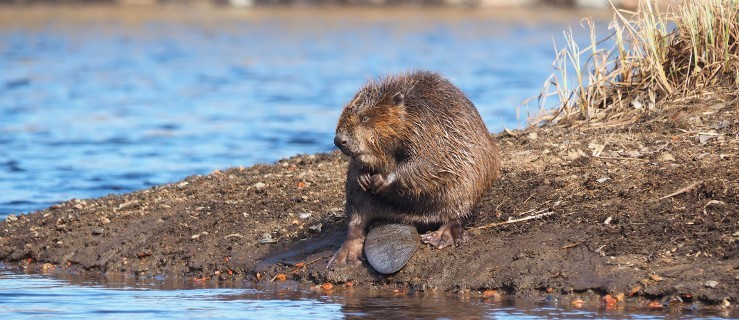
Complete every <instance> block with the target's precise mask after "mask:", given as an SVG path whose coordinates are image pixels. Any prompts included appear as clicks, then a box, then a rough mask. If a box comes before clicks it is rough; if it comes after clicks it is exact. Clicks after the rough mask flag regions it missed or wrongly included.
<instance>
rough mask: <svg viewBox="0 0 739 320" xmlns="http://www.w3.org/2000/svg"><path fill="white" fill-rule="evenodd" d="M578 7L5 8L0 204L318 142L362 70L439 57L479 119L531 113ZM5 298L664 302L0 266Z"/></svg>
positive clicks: (347, 304) (103, 309)
mask: <svg viewBox="0 0 739 320" xmlns="http://www.w3.org/2000/svg"><path fill="white" fill-rule="evenodd" d="M13 10H16V11H13ZM558 15H559V16H558ZM580 17H581V14H579V13H572V14H564V15H560V13H557V14H552V12H523V13H522V12H520V11H517V12H500V11H498V10H490V11H485V12H480V11H474V10H437V9H435V10H422V9H410V10H409V9H406V10H390V11H382V10H342V11H339V12H334V11H331V10H323V11H319V10H310V9H291V10H247V11H229V10H212V9H199V8H197V7H196V8H190V9H172V8H169V9H166V10H163V9H156V8H150V7H144V8H134V9H131V8H128V9H121V8H107V9H106V8H97V9H94V10H92V9H85V8H84V7H74V8H66V9H65V8H63V7H59V8H48V9H46V11H44V9H43V8H41V9H38V8H28V9H8V8H0V219H4V218H5V217H6V216H7V215H8V214H11V213H12V214H19V213H27V212H32V211H35V210H39V209H43V208H46V207H48V206H49V205H51V204H54V203H57V202H60V201H64V200H68V199H70V198H80V199H81V198H92V197H98V196H102V195H105V194H109V193H124V192H130V191H134V190H138V189H142V188H146V187H149V186H152V185H157V184H162V183H168V182H174V181H177V180H180V179H182V178H184V177H186V176H189V175H193V174H205V173H208V172H211V171H213V170H216V169H225V168H228V167H232V166H249V165H252V164H255V163H270V162H274V161H276V160H278V159H280V158H282V157H287V156H291V155H294V154H297V153H315V152H322V151H328V150H330V149H331V143H332V140H333V131H334V125H335V122H336V120H337V118H338V115H339V113H340V111H341V108H342V106H343V104H344V103H345V102H347V101H348V100H349V99H350V98H351V96H352V95H353V93H354V92H355V90H357V88H358V87H359V86H360V85H361V84H362V83H363V82H364V81H365V80H366V79H367V78H368V77H370V76H377V75H382V74H388V73H394V72H400V71H406V70H411V69H421V68H422V69H430V70H435V71H439V72H441V73H443V74H444V75H446V76H447V77H449V78H450V79H451V80H452V82H454V83H455V84H457V85H458V86H459V87H460V88H461V89H462V90H463V91H464V92H466V93H467V95H468V96H469V97H470V99H471V100H472V101H473V102H474V103H475V104H476V105H477V107H478V109H479V110H480V113H481V115H482V116H483V118H484V120H485V122H486V123H487V125H488V128H489V129H490V130H491V131H500V130H502V129H503V128H504V127H508V128H516V127H519V126H520V125H521V124H523V123H524V122H525V120H526V116H527V114H526V113H525V109H519V107H520V106H521V103H522V102H523V101H524V100H525V99H527V98H530V97H533V96H536V95H537V94H539V92H540V90H541V86H542V85H543V84H544V81H545V79H546V78H547V77H548V75H549V74H550V73H551V72H552V68H551V62H552V58H553V51H554V50H553V46H552V39H553V38H554V39H561V38H562V37H561V30H564V29H565V28H566V27H567V26H568V25H576V24H577V23H578V21H579V18H580ZM581 36H583V37H584V36H586V34H585V33H582V34H581ZM519 111H520V112H521V113H522V114H521V116H520V117H519V116H518V114H517V112H519ZM175 282H176V281H175ZM0 315H2V318H3V319H10V318H34V319H37V318H49V319H61V318H74V319H77V318H110V319H121V318H126V317H135V318H137V319H139V318H142V319H147V318H148V319H161V318H178V319H180V318H240V319H244V318H246V319H259V318H264V319H274V318H280V319H286V318H292V319H331V318H414V317H415V318H459V317H461V316H470V317H472V318H503V319H509V318H542V317H549V318H620V317H624V316H628V317H646V318H650V317H651V318H654V317H660V316H662V315H664V314H663V313H655V314H638V313H633V312H630V313H627V314H626V315H624V314H623V313H618V312H616V313H608V312H589V311H582V310H571V309H566V308H559V307H557V306H551V305H542V306H539V305H533V306H520V305H516V306H511V305H506V304H501V303H491V302H489V301H482V300H479V299H478V300H476V299H457V298H452V299H450V298H448V297H429V296H422V295H410V296H404V295H403V296H394V295H387V294H384V295H373V294H366V293H360V292H355V293H347V292H343V293H336V294H326V293H322V292H320V291H316V290H312V289H310V288H299V287H287V288H284V287H279V286H275V287H270V286H267V287H254V285H253V284H250V283H231V284H225V285H224V284H220V285H219V284H202V283H194V282H192V281H191V282H189V283H188V282H187V281H180V282H176V283H175V284H173V283H172V281H170V280H163V279H140V280H132V279H125V278H123V279H110V278H109V277H103V278H95V277H86V276H71V275H67V276H60V275H57V276H55V277H52V276H49V275H29V274H18V273H14V272H11V271H8V270H7V269H2V268H1V267H0Z"/></svg>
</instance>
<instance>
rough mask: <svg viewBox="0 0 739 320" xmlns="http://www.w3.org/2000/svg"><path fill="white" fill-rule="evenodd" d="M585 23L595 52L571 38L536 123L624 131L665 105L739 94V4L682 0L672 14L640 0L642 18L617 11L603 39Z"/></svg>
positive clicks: (558, 60) (542, 98)
mask: <svg viewBox="0 0 739 320" xmlns="http://www.w3.org/2000/svg"><path fill="white" fill-rule="evenodd" d="M584 23H585V24H586V27H587V28H588V29H589V31H590V43H589V45H588V46H587V47H584V48H582V47H581V46H580V45H579V44H578V43H576V41H575V40H574V36H573V32H572V31H571V30H570V31H569V32H565V33H564V35H565V40H566V45H565V47H564V48H562V49H559V50H558V51H557V55H556V58H555V61H554V67H555V73H554V74H552V75H551V76H550V77H549V79H547V82H546V84H545V86H544V89H543V91H542V94H541V95H540V96H539V97H538V101H539V107H540V110H541V111H542V113H541V115H540V116H539V117H538V118H536V119H535V120H534V121H533V123H532V124H561V125H573V126H581V125H588V126H595V127H599V126H618V125H622V124H626V123H630V122H633V121H634V120H636V119H638V118H639V117H640V116H642V115H643V114H644V113H649V112H658V111H660V110H661V109H663V108H668V107H669V106H668V104H666V103H659V102H660V101H663V100H665V99H680V98H690V97H704V96H706V95H712V94H718V93H727V92H734V93H736V92H739V42H737V39H739V0H681V1H676V2H674V3H673V4H672V6H670V7H668V8H667V9H666V10H665V11H660V10H659V8H658V7H657V6H655V5H654V4H653V3H651V2H650V1H648V0H640V2H639V7H638V9H637V11H635V12H629V11H624V10H615V13H614V17H613V21H611V23H610V25H609V30H611V33H610V35H609V36H608V37H607V38H606V39H601V40H598V39H596V30H595V29H596V28H595V23H594V22H593V21H592V20H589V19H585V20H584ZM603 46H608V47H607V48H603ZM555 49H556V48H555ZM552 96H554V97H555V98H556V101H555V107H554V109H553V110H552V109H549V107H548V106H547V99H549V98H551V97H552Z"/></svg>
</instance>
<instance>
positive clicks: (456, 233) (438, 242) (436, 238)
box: [421, 222, 469, 249]
mask: <svg viewBox="0 0 739 320" xmlns="http://www.w3.org/2000/svg"><path fill="white" fill-rule="evenodd" d="M468 239H469V236H467V231H465V230H464V228H462V225H461V224H459V222H449V223H445V224H443V225H442V226H441V227H440V228H439V230H436V231H434V232H429V233H426V234H422V235H421V241H422V242H423V243H428V244H430V245H432V246H434V247H437V248H439V249H441V248H444V247H447V246H454V245H459V244H460V243H462V242H467V240H468Z"/></svg>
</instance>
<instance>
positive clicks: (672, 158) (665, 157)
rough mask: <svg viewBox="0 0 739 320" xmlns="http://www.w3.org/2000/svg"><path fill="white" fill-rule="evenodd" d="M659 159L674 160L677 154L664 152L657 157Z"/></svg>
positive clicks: (664, 160)
mask: <svg viewBox="0 0 739 320" xmlns="http://www.w3.org/2000/svg"><path fill="white" fill-rule="evenodd" d="M657 160H659V161H663V162H672V161H675V156H673V155H672V154H669V153H663V154H661V155H659V157H658V158H657Z"/></svg>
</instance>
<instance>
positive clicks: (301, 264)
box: [295, 262, 305, 268]
mask: <svg viewBox="0 0 739 320" xmlns="http://www.w3.org/2000/svg"><path fill="white" fill-rule="evenodd" d="M295 267H296V268H303V267H305V263H303V262H299V263H297V264H295Z"/></svg>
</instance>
